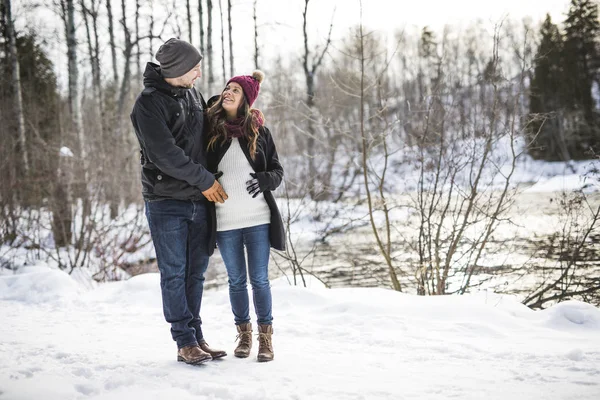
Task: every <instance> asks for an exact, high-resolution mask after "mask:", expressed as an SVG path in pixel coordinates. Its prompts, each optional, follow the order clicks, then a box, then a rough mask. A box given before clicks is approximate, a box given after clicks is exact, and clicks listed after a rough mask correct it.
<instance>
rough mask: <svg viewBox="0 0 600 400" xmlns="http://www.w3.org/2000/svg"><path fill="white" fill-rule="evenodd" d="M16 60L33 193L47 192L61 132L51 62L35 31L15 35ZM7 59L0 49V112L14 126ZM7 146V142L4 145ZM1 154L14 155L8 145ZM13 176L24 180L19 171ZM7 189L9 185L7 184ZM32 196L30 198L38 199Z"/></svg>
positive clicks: (8, 62)
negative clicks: (17, 61)
mask: <svg viewBox="0 0 600 400" xmlns="http://www.w3.org/2000/svg"><path fill="white" fill-rule="evenodd" d="M16 42H17V49H18V60H19V66H20V71H19V72H20V79H21V91H22V95H23V114H24V118H25V127H26V130H25V134H26V135H27V143H30V145H29V146H28V147H29V152H30V155H31V166H32V168H31V173H32V176H31V177H30V179H31V180H32V184H33V185H34V186H36V187H37V190H36V192H37V194H36V196H40V195H41V196H43V195H44V193H46V194H47V193H48V188H47V187H45V185H46V183H49V182H51V181H52V180H53V176H54V171H55V170H56V165H55V163H56V158H57V157H56V155H57V154H58V137H59V135H60V128H59V126H60V123H59V114H60V113H59V111H58V109H59V107H60V97H59V95H58V88H57V81H56V75H55V73H54V66H53V64H52V62H51V61H50V59H49V58H48V56H47V54H46V52H45V51H44V50H43V49H42V47H41V44H40V40H39V38H38V37H37V36H36V35H35V33H28V34H25V35H21V36H17V40H16ZM10 67H11V66H10V60H9V59H8V57H7V54H6V52H0V100H1V101H0V115H2V119H3V124H4V125H5V126H14V125H15V123H16V121H14V119H15V116H14V113H13V112H12V109H11V107H10V103H9V102H8V101H7V99H10V98H11V97H12V93H10V92H9V88H10V85H9V82H8V80H9V79H11V74H10V73H9V68H10ZM7 147H8V146H7ZM4 150H6V153H5V154H4V158H5V159H7V158H10V157H14V155H12V154H11V151H10V150H11V148H5V149H4ZM18 172H19V176H17V177H16V178H17V179H18V180H19V181H21V182H22V183H25V182H24V181H23V179H25V177H24V176H21V172H22V171H18ZM7 189H8V187H7ZM39 200H40V199H39V198H38V199H37V200H32V201H39Z"/></svg>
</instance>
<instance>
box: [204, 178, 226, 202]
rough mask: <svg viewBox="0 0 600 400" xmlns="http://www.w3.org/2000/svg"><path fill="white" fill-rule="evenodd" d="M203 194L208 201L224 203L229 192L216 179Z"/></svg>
mask: <svg viewBox="0 0 600 400" xmlns="http://www.w3.org/2000/svg"><path fill="white" fill-rule="evenodd" d="M202 194H203V195H204V197H206V198H207V199H208V201H212V202H213V203H224V202H225V200H227V193H225V190H223V186H221V184H220V183H219V181H217V180H216V179H215V183H213V185H212V186H211V187H210V189H206V190H205V191H204V192H202Z"/></svg>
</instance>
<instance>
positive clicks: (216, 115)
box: [206, 95, 265, 160]
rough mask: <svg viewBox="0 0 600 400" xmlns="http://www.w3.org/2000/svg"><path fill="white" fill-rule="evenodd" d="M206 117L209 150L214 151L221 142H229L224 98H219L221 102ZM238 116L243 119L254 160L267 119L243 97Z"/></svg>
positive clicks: (245, 133) (244, 130) (209, 110)
mask: <svg viewBox="0 0 600 400" xmlns="http://www.w3.org/2000/svg"><path fill="white" fill-rule="evenodd" d="M206 116H207V118H208V126H209V130H208V146H207V148H208V150H212V149H213V148H215V146H216V145H217V142H218V141H220V144H221V145H222V144H224V143H225V142H226V141H227V129H226V128H225V122H226V121H227V112H226V111H225V109H224V108H223V96H222V95H221V96H220V97H219V100H218V101H217V102H216V103H215V104H214V105H213V106H212V107H210V108H209V109H208V111H207V113H206ZM237 116H238V118H239V117H242V118H243V122H242V128H243V129H242V130H243V132H244V137H245V138H246V140H248V150H249V151H250V157H251V158H252V159H253V160H254V157H255V156H256V142H257V140H258V135H259V129H260V127H261V126H262V125H263V123H264V120H265V117H264V116H263V114H262V112H261V111H260V110H258V109H256V108H250V106H249V105H248V102H247V101H246V97H245V96H244V97H242V103H241V104H240V106H239V108H238V111H237Z"/></svg>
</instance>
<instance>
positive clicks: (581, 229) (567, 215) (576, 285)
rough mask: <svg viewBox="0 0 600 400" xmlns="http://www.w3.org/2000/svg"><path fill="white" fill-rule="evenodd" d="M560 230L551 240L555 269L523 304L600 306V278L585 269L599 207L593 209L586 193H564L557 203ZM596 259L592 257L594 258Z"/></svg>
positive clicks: (533, 306) (531, 305)
mask: <svg viewBox="0 0 600 400" xmlns="http://www.w3.org/2000/svg"><path fill="white" fill-rule="evenodd" d="M557 204H558V207H559V221H560V227H559V230H558V231H557V232H556V234H555V235H553V236H552V237H551V243H550V246H552V244H553V242H555V241H557V242H558V246H557V251H556V252H557V256H558V260H557V261H556V264H557V265H556V266H555V267H552V268H550V274H549V276H547V277H544V279H543V280H542V281H541V282H540V283H539V284H537V285H536V287H535V288H533V290H532V291H531V293H529V294H528V295H527V297H526V298H525V299H524V300H523V304H525V305H527V306H528V307H531V308H544V307H545V306H546V305H547V304H553V303H558V302H561V301H565V300H570V299H574V298H580V299H583V300H584V301H590V302H593V303H596V305H597V304H600V278H598V277H597V274H596V273H593V272H592V271H590V268H588V267H591V265H587V266H586V261H587V260H589V259H590V257H589V256H587V257H586V255H585V253H586V248H591V247H592V243H593V239H591V237H592V236H593V235H594V231H595V229H596V228H597V227H598V223H600V206H595V205H593V204H592V203H591V202H590V200H589V199H588V196H587V195H586V194H585V193H584V192H583V191H574V192H572V193H566V192H563V193H561V194H560V196H559V197H558V199H557ZM591 256H592V257H593V254H592V255H591Z"/></svg>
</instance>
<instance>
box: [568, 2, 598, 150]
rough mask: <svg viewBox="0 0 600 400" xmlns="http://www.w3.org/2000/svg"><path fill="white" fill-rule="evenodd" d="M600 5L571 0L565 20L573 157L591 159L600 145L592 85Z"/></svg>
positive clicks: (569, 117)
mask: <svg viewBox="0 0 600 400" xmlns="http://www.w3.org/2000/svg"><path fill="white" fill-rule="evenodd" d="M599 34H600V22H599V21H598V5H597V4H596V3H595V2H593V1H591V0H571V5H570V8H569V13H568V15H567V19H566V21H565V38H564V52H563V55H564V60H563V65H564V75H563V78H564V83H565V85H564V90H563V96H564V99H563V104H564V106H565V109H566V110H567V111H568V112H567V113H566V114H565V121H564V123H565V130H566V131H568V134H569V139H570V141H571V142H573V143H574V146H573V147H574V149H573V151H572V153H571V156H572V158H575V159H581V158H590V157H592V155H593V152H592V151H593V150H594V149H595V151H596V152H597V151H598V149H599V148H600V123H599V116H598V113H597V110H596V102H595V99H594V98H593V97H592V85H593V82H594V78H595V76H596V73H597V69H598V66H599V65H600V58H599V54H598V48H597V45H598V35H599Z"/></svg>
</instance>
